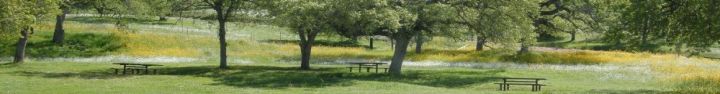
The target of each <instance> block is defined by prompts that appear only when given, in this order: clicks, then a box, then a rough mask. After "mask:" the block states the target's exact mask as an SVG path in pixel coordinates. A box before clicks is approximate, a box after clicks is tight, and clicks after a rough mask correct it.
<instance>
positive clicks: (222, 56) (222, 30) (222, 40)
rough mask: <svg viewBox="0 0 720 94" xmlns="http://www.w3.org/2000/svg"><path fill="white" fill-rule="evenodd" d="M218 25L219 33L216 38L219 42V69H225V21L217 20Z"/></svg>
mask: <svg viewBox="0 0 720 94" xmlns="http://www.w3.org/2000/svg"><path fill="white" fill-rule="evenodd" d="M218 22H219V23H220V32H218V38H219V40H220V68H221V69H225V68H227V41H226V40H225V20H218Z"/></svg>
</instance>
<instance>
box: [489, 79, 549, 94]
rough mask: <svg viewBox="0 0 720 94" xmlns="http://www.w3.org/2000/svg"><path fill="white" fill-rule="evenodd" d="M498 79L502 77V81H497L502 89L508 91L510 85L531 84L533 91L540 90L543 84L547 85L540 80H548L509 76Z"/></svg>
mask: <svg viewBox="0 0 720 94" xmlns="http://www.w3.org/2000/svg"><path fill="white" fill-rule="evenodd" d="M497 79H502V81H503V82H502V83H495V84H498V85H500V90H501V91H507V90H510V85H530V86H532V91H540V90H541V88H542V86H545V85H544V84H540V80H547V79H545V78H509V77H501V78H497Z"/></svg>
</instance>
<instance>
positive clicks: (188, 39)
mask: <svg viewBox="0 0 720 94" xmlns="http://www.w3.org/2000/svg"><path fill="white" fill-rule="evenodd" d="M112 20H113V19H109V18H102V17H83V16H78V17H71V18H69V19H68V22H66V24H65V28H66V30H67V35H68V37H67V41H72V42H70V43H68V44H64V45H56V44H54V43H52V42H51V41H50V38H52V37H51V36H52V34H53V32H52V30H53V28H52V26H54V24H53V22H46V23H44V24H42V25H40V26H39V27H38V28H37V29H38V31H37V32H36V33H35V34H33V35H32V36H33V37H32V38H30V43H29V45H28V50H27V52H28V56H29V58H28V59H30V60H29V62H26V63H25V64H3V63H4V62H6V61H10V60H11V58H8V57H10V56H9V55H12V53H13V52H14V45H12V44H13V43H12V42H14V41H7V40H0V47H2V48H0V94H27V93H30V94H33V93H34V94H47V93H51V94H55V93H61V94H85V93H91V94H96V93H101V94H104V93H130V94H138V93H139V94H157V93H162V94H168V93H169V94H197V93H200V94H205V93H243V94H247V93H250V94H286V93H291V94H297V93H301V94H308V93H309V94H314V93H315V94H317V93H319V94H347V93H349V94H440V93H444V94H485V93H553V94H554V93H568V94H586V93H620V94H624V93H631V94H636V93H701V94H702V93H717V92H720V88H717V87H720V74H718V73H717V71H720V68H718V67H720V63H718V62H717V60H710V59H704V58H683V57H678V56H677V55H672V54H653V53H633V52H622V51H592V50H576V49H554V48H577V49H590V48H593V47H602V46H603V45H605V44H602V43H595V42H592V41H587V40H588V39H592V38H590V37H589V36H591V35H581V36H578V37H579V39H578V42H563V41H556V42H542V43H540V44H539V46H544V47H545V48H539V49H535V48H533V49H534V50H537V51H534V52H533V53H531V54H527V55H513V53H514V52H515V51H514V50H512V51H510V50H502V49H490V50H485V51H473V50H472V44H473V43H474V42H473V41H457V40H453V39H448V38H440V37H438V38H433V40H432V41H428V42H426V44H425V46H424V47H423V48H424V49H423V51H424V52H423V53H409V54H408V55H407V57H406V60H407V61H406V63H405V65H404V66H403V75H402V76H390V75H386V74H377V73H357V72H355V73H351V72H349V71H348V70H347V69H346V68H345V66H347V65H339V64H334V63H332V62H337V61H343V60H378V61H387V60H389V59H390V58H391V57H392V49H391V46H390V43H389V41H388V40H384V39H377V40H375V44H374V45H375V48H376V49H367V48H366V47H365V46H366V45H368V40H367V39H364V38H362V39H360V41H359V43H346V42H345V40H347V39H346V38H342V37H339V36H328V35H320V36H319V37H318V42H317V43H316V46H314V47H313V52H312V54H311V55H312V59H311V62H313V63H315V64H312V65H311V66H312V67H313V70H307V71H301V70H297V69H298V68H297V67H298V65H299V64H298V61H297V60H299V54H300V53H299V52H300V51H299V47H298V45H297V38H296V36H295V35H294V34H293V33H292V32H289V31H287V30H286V28H281V27H276V26H271V25H262V24H244V23H230V25H231V26H229V27H228V43H229V46H228V56H229V63H230V65H231V68H230V69H227V70H218V69H216V67H217V62H218V61H217V60H218V58H217V57H219V56H218V53H219V51H218V48H219V47H218V45H217V39H216V37H215V36H216V35H215V32H216V31H215V30H216V29H215V28H214V27H213V26H214V25H213V23H211V22H206V21H202V20H194V19H185V20H179V19H174V18H171V19H169V21H167V22H157V23H156V22H147V21H149V20H147V19H134V20H131V21H130V22H129V23H130V25H129V29H127V30H121V29H118V28H117V27H115V26H113V25H112V23H113V22H111V21H112ZM111 39H112V40H111ZM410 48H414V47H410ZM410 50H414V49H410ZM715 50H716V51H715V52H717V49H715ZM711 55H714V54H711ZM115 61H127V62H141V63H158V64H163V65H165V66H162V67H159V68H160V69H161V72H162V73H161V74H159V75H114V74H112V73H111V72H112V70H110V68H112V67H119V66H117V65H112V64H111V63H110V62H115ZM179 62H184V63H179ZM287 62H290V63H287ZM421 62H429V63H427V64H419V63H421ZM500 62H517V63H500ZM474 64H475V65H480V66H463V65H474ZM426 65H430V66H426ZM444 65H448V66H449V65H452V66H453V67H447V66H444ZM488 66H489V67H488ZM494 66H495V67H494ZM497 66H501V67H497ZM495 77H536V78H547V79H548V80H547V81H543V82H542V83H545V84H547V85H548V86H547V87H544V88H543V90H542V91H541V92H530V86H513V87H512V88H511V89H512V90H511V91H498V90H497V89H498V86H497V85H496V84H493V83H496V82H498V80H497V79H493V78H495Z"/></svg>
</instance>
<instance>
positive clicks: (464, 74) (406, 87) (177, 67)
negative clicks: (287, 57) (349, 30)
mask: <svg viewBox="0 0 720 94" xmlns="http://www.w3.org/2000/svg"><path fill="white" fill-rule="evenodd" d="M164 65H166V66H163V67H162V68H161V70H162V74H160V75H128V76H123V75H113V74H112V73H111V70H109V68H110V67H117V66H115V65H112V64H109V63H65V62H31V63H27V64H22V65H2V66H0V67H2V69H0V80H1V81H4V82H3V85H2V86H0V89H2V90H3V91H2V92H4V93H9V94H18V93H37V94H43V93H142V94H147V93H173V94H177V93H179V94H189V93H259V94H277V93H315V94H356V93H372V94H376V93H379V94H437V93H453V94H472V93H532V92H530V91H529V87H513V88H512V89H513V90H512V91H510V92H504V91H497V85H495V84H493V83H494V82H497V80H496V79H492V78H493V77H544V78H548V79H550V80H547V81H545V82H544V83H546V84H548V85H550V86H547V87H546V88H545V89H544V90H543V91H542V92H544V93H610V92H615V93H659V92H670V90H672V87H671V86H672V85H673V84H674V83H666V82H664V81H663V80H662V78H656V77H652V76H647V75H642V73H637V72H632V71H628V70H607V71H591V70H586V71H580V70H576V71H568V70H559V69H545V68H537V69H513V68H457V67H407V68H406V69H407V70H406V71H405V74H404V75H402V76H389V75H386V74H375V73H350V72H348V71H347V69H345V68H344V67H343V66H342V65H316V67H315V68H314V69H313V70H310V71H299V70H297V67H295V66H292V65H287V64H267V63H266V64H249V65H235V66H232V68H231V69H229V70H216V69H215V64H214V63H169V64H164Z"/></svg>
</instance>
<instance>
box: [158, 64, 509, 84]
mask: <svg viewBox="0 0 720 94" xmlns="http://www.w3.org/2000/svg"><path fill="white" fill-rule="evenodd" d="M162 70H163V71H165V74H167V75H189V76H198V77H209V78H214V79H215V81H217V83H214V84H213V85H227V86H235V87H250V88H288V87H310V88H321V87H325V86H348V85H353V84H355V83H354V81H377V82H397V83H407V84H415V85H423V86H431V87H444V88H458V87H465V86H469V85H472V84H482V83H488V82H491V81H493V80H494V78H495V77H497V76H498V73H501V72H504V70H488V71H479V70H463V71H455V70H453V71H442V70H409V71H404V73H403V75H401V76H391V75H388V74H384V73H350V72H347V69H344V68H316V69H313V70H304V71H301V70H297V68H296V67H272V66H235V67H231V68H229V69H226V70H218V69H216V67H214V66H198V67H176V68H167V69H162Z"/></svg>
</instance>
